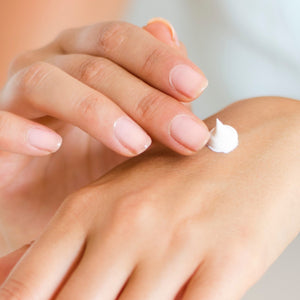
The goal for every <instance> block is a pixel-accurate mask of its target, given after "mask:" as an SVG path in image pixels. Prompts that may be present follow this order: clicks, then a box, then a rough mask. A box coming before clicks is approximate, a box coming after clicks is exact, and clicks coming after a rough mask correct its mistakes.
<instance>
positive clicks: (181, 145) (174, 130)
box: [50, 54, 209, 155]
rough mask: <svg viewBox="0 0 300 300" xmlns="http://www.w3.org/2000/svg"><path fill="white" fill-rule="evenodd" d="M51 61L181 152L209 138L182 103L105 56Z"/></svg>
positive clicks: (156, 137)
mask: <svg viewBox="0 0 300 300" xmlns="http://www.w3.org/2000/svg"><path fill="white" fill-rule="evenodd" d="M50 62H52V63H54V64H55V65H57V66H58V67H59V68H61V69H63V70H64V71H65V72H67V73H69V74H70V75H72V76H73V77H75V78H77V79H78V80H80V81H82V82H84V83H85V84H87V85H88V86H90V87H92V88H93V89H95V90H98V91H100V92H101V93H102V94H104V95H106V96H107V97H108V98H110V99H112V100H113V101H114V102H115V103H116V104H118V106H119V107H121V108H122V109H123V111H124V112H126V113H127V114H128V115H129V116H130V117H131V118H133V119H134V120H135V121H136V122H137V123H138V124H139V125H141V126H142V127H143V128H144V129H145V130H146V131H147V132H148V133H149V134H150V135H151V137H153V138H155V139H156V140H158V141H159V142H160V143H162V144H164V145H166V146H167V147H169V148H171V149H173V150H175V151H177V152H179V153H181V154H185V155H188V154H192V153H194V152H196V151H198V150H199V149H200V148H202V147H203V146H204V145H205V144H206V142H207V140H208V139H209V132H208V129H207V127H206V125H205V124H204V123H203V122H202V121H201V120H200V119H198V118H197V117H196V116H195V115H194V114H192V112H191V111H190V110H189V109H188V108H187V107H184V105H182V103H179V102H178V101H176V100H174V98H172V97H170V96H168V95H166V94H164V93H162V92H160V91H158V90H157V89H154V88H153V87H151V86H149V85H148V84H146V83H145V82H144V81H142V80H140V79H138V78H136V77H135V76H133V75H132V74H130V73H129V72H127V71H126V70H124V69H123V68H121V67H120V66H118V65H116V64H114V63H113V62H111V61H109V60H107V59H103V58H99V57H92V56H87V55H78V54H75V55H74V54H73V55H61V56H56V57H55V58H54V59H53V60H52V61H50ZM116 81H117V82H118V88H115V82H116Z"/></svg>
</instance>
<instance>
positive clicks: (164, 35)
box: [143, 18, 187, 56]
mask: <svg viewBox="0 0 300 300" xmlns="http://www.w3.org/2000/svg"><path fill="white" fill-rule="evenodd" d="M143 28H144V29H145V30H146V31H148V32H149V33H151V34H152V35H153V36H154V37H156V38H157V39H158V40H160V41H161V42H163V43H165V44H167V45H169V46H171V47H175V48H178V50H179V51H180V52H181V54H182V55H184V56H187V53H186V48H185V46H184V45H183V44H182V43H181V42H180V41H179V39H178V36H177V33H176V31H175V29H174V27H173V26H172V24H171V23H170V22H169V21H167V20H165V19H163V18H154V19H151V20H150V21H149V22H148V24H147V25H146V26H144V27H143Z"/></svg>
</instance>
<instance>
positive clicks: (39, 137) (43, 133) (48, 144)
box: [27, 127, 63, 155]
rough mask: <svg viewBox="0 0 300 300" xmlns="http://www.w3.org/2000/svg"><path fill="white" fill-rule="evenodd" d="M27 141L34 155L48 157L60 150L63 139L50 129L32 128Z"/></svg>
mask: <svg viewBox="0 0 300 300" xmlns="http://www.w3.org/2000/svg"><path fill="white" fill-rule="evenodd" d="M27 141H28V144H29V145H30V147H31V148H32V150H33V154H37V155H48V154H51V153H55V152H57V151H58V150H59V149H60V147H61V145H62V141H63V139H62V137H61V136H60V135H59V134H57V133H56V132H55V131H53V130H50V129H48V128H41V127H32V128H30V129H29V130H28V133H27Z"/></svg>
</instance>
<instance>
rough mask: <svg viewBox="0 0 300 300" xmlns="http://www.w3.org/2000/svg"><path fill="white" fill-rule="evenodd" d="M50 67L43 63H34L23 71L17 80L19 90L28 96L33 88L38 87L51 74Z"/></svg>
mask: <svg viewBox="0 0 300 300" xmlns="http://www.w3.org/2000/svg"><path fill="white" fill-rule="evenodd" d="M51 70H52V67H51V65H50V64H48V63H45V62H36V63H34V64H32V65H30V66H29V67H27V68H25V69H23V70H22V71H21V74H20V79H19V89H21V91H22V92H23V93H25V94H29V93H30V91H31V90H32V88H33V87H34V86H37V85H40V84H41V82H42V81H43V80H45V79H46V77H47V76H48V75H49V73H50V72H51Z"/></svg>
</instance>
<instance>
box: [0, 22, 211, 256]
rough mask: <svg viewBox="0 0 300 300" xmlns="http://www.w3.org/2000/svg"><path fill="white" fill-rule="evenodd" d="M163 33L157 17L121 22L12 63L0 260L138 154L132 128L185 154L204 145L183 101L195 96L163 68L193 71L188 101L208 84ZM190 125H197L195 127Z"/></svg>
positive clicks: (70, 36) (1, 133)
mask: <svg viewBox="0 0 300 300" xmlns="http://www.w3.org/2000/svg"><path fill="white" fill-rule="evenodd" d="M166 25H167V26H166ZM170 29H172V28H171V27H170V26H169V25H168V24H166V23H164V22H161V20H156V21H152V22H151V23H150V24H148V25H147V26H146V27H145V28H144V30H143V29H140V28H137V27H135V26H133V25H130V24H124V23H109V24H107V23H106V24H98V25H93V26H90V27H87V28H84V29H76V30H69V31H66V32H64V33H62V34H61V35H60V36H59V37H58V38H57V39H56V40H55V41H54V42H53V43H51V44H49V45H48V46H46V47H44V48H43V49H40V50H36V51H32V52H28V53H27V54H23V55H21V56H20V57H19V58H18V59H16V61H15V62H14V63H13V64H12V66H11V71H10V78H9V80H8V82H7V84H6V86H5V88H4V89H3V91H2V92H1V94H0V110H1V111H0V178H1V180H0V220H1V227H2V228H4V230H3V231H1V234H0V254H4V253H7V252H8V251H11V250H13V249H16V248H17V247H19V246H21V245H23V244H25V243H27V242H29V241H30V240H34V239H36V238H37V237H38V235H39V234H40V233H41V232H42V230H43V228H44V226H45V225H46V224H47V223H48V221H49V219H50V218H51V217H52V216H53V214H54V213H55V211H56V210H57V208H58V207H59V206H60V204H61V202H62V201H63V199H64V198H65V197H67V195H69V194H70V193H73V192H74V191H75V190H78V189H79V188H81V187H83V186H85V185H87V184H89V183H90V182H92V181H94V180H95V179H96V178H98V177H99V176H101V175H103V174H104V173H106V172H107V171H109V170H110V169H111V168H113V167H114V166H116V165H117V164H119V163H120V162H122V161H124V160H125V159H126V157H124V155H127V156H130V155H135V154H137V153H139V152H140V151H143V150H145V145H146V144H147V143H148V142H149V137H148V136H147V135H146V136H144V131H143V130H142V129H141V127H139V126H138V125H137V123H138V124H139V125H140V126H142V127H143V128H144V129H145V130H147V131H148V132H149V134H150V135H151V136H152V137H154V138H156V139H158V140H159V141H161V142H164V143H165V144H167V145H168V146H170V147H171V148H173V149H174V150H177V151H178V152H181V153H183V154H189V153H192V150H193V149H196V148H198V147H200V146H201V144H202V143H203V141H204V140H205V139H206V136H205V135H206V134H207V129H206V127H205V126H203V124H202V121H200V120H198V119H197V118H196V117H195V116H194V115H193V114H192V113H191V112H190V110H189V109H188V108H187V107H186V106H184V105H182V103H180V101H189V100H192V99H193V98H194V97H192V96H191V97H190V98H189V97H187V96H185V94H181V93H179V92H178V91H176V90H175V89H173V88H172V87H171V85H170V84H169V79H168V78H169V77H168V76H169V73H168V72H169V71H170V70H171V69H172V68H173V67H174V66H176V65H182V64H186V65H188V66H191V67H192V68H193V69H195V70H196V71H197V72H199V74H200V77H201V78H203V82H202V81H201V82H200V81H199V86H198V83H197V82H194V83H195V84H197V88H199V91H196V92H195V94H194V96H196V94H198V93H199V92H200V89H201V84H204V85H205V84H206V79H205V78H204V77H203V75H202V74H201V71H199V70H198V69H197V68H196V67H195V66H194V65H193V64H192V63H191V62H190V61H189V60H188V59H187V58H186V55H185V52H184V47H183V46H182V45H181V46H180V44H179V43H178V42H177V40H176V39H175V35H174V32H173V31H172V30H170ZM146 31H148V32H146ZM149 33H150V34H149ZM134 41H135V42H134ZM93 51H94V52H93ZM129 54H130V55H129ZM104 56H105V58H104ZM180 68H182V67H180ZM133 73H134V74H136V76H134V75H133ZM173 73H174V71H173ZM175 74H176V71H175ZM78 79H80V80H78ZM184 82H185V83H187V82H186V81H185V79H183V80H182V82H180V83H184ZM115 86H116V88H114V87H115ZM155 87H156V88H155ZM181 87H183V86H181ZM190 92H191V90H190ZM186 93H187V94H188V93H189V91H186ZM170 95H171V96H170ZM172 96H173V97H172ZM126 113H127V114H126ZM178 115H179V117H176V116H178ZM182 116H184V117H182ZM130 117H131V118H132V119H134V120H135V121H136V122H137V123H134V122H133V121H131V120H132V119H130ZM189 117H191V118H192V120H195V123H194V122H193V121H190V123H189V122H188V121H187V120H188V118H189ZM173 118H175V120H176V121H175V122H174V123H173V125H175V126H174V128H173V129H172V130H170V131H169V127H170V123H171V120H172V119H173ZM29 119H30V120H29ZM180 121H186V122H187V125H184V124H179V122H180ZM122 123H123V125H122ZM189 124H194V125H195V124H199V131H198V129H197V128H198V127H197V126H198V125H195V126H196V129H195V131H192V130H190V129H189V126H191V125H189ZM74 125H75V126H74ZM126 126H127V128H126ZM202 126H203V127H202ZM78 127H80V128H81V129H83V130H81V129H80V128H78ZM135 130H137V132H138V133H137V134H135V133H134V131H135ZM182 131H183V132H184V134H185V136H186V137H189V140H188V141H187V142H186V143H185V142H184V140H183V139H180V132H182ZM187 131H189V132H188V134H187ZM201 132H202V133H201ZM169 133H172V134H173V136H174V135H175V137H176V138H177V139H178V140H179V141H181V143H178V142H176V141H175V139H173V138H172V137H171V135H170V134H169ZM193 134H194V135H193ZM91 135H92V136H93V137H94V138H93V137H91ZM61 137H63V143H62V146H61V148H60V150H59V151H58V152H56V153H55V154H53V155H47V154H49V153H52V152H55V151H56V150H57V149H58V148H59V147H60V144H61ZM95 138H96V139H95ZM117 138H121V139H123V141H122V142H123V144H122V143H121V142H119V141H118V139H117ZM101 142H103V143H104V144H105V145H107V146H108V147H110V149H109V148H107V147H105V145H103V143H101ZM183 144H185V145H186V147H184V146H182V145H183ZM111 149H112V150H115V151H117V152H118V153H120V154H123V156H122V155H120V154H118V153H116V152H114V151H112V150H111ZM12 152H16V153H19V154H14V153H12ZM20 154H26V155H20ZM28 155H32V156H28ZM37 156H40V157H37ZM16 216H22V217H21V218H18V217H16Z"/></svg>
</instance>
